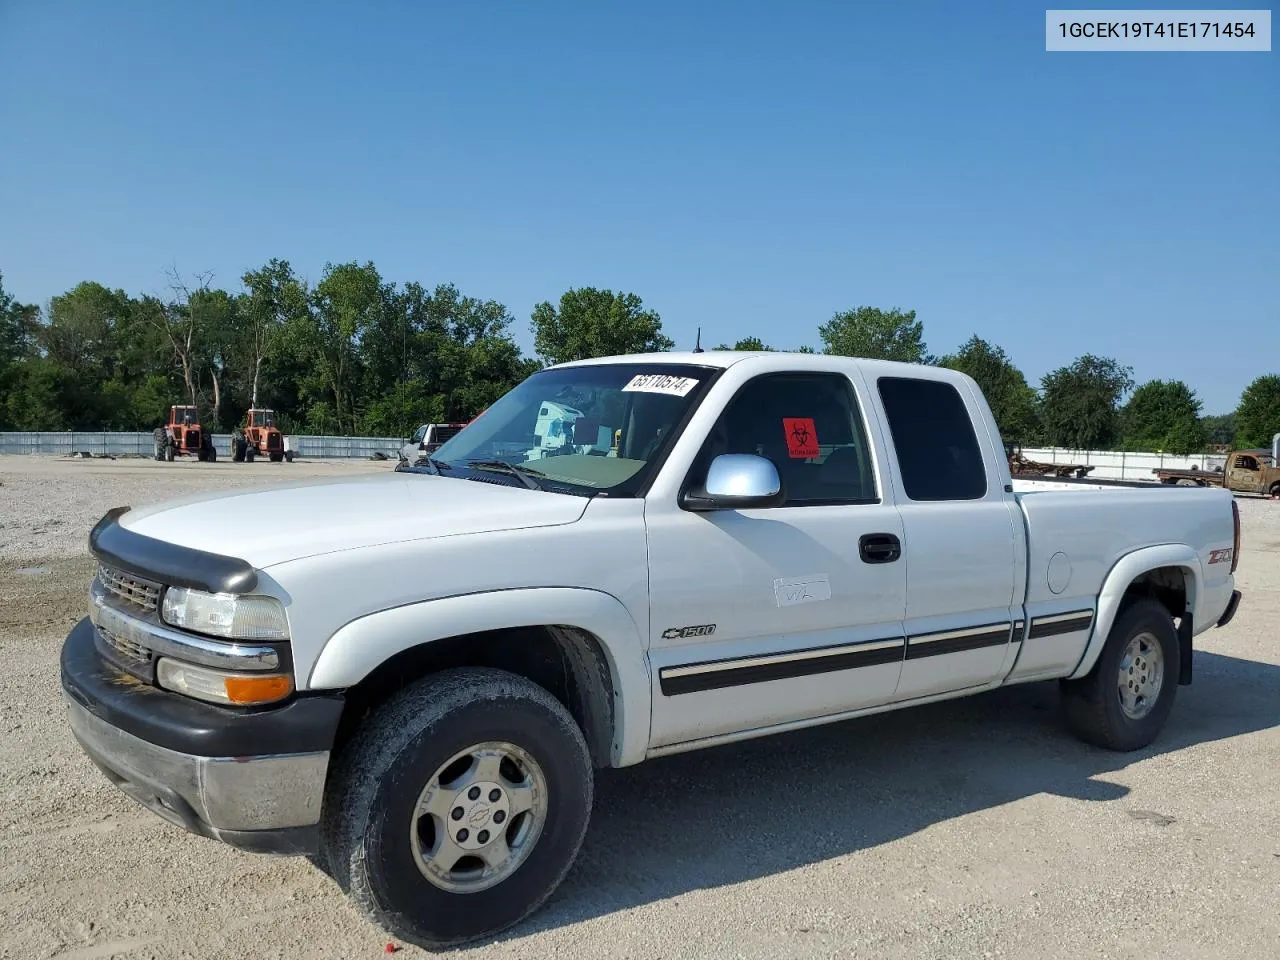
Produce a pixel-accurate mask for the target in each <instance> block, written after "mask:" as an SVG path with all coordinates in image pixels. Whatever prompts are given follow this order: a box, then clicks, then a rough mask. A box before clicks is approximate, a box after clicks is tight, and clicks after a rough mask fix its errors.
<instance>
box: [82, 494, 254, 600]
mask: <svg viewBox="0 0 1280 960" xmlns="http://www.w3.org/2000/svg"><path fill="white" fill-rule="evenodd" d="M128 511H129V508H128V507H113V508H112V509H110V510H108V511H107V513H106V515H105V516H103V518H102V519H101V520H99V521H98V522H97V523H96V524H95V525H94V528H93V530H92V531H91V532H90V533H89V552H90V553H92V554H93V556H94V557H96V558H97V559H99V560H101V561H103V562H104V563H107V564H110V565H111V566H113V567H118V568H120V569H121V570H126V571H128V572H129V573H133V574H136V575H137V576H140V577H145V578H147V579H149V580H155V581H156V582H158V583H165V584H171V585H173V586H178V587H190V588H191V589H194V590H206V591H208V592H209V593H249V592H251V591H252V590H253V589H254V587H256V586H257V585H258V575H257V573H255V572H254V569H253V567H252V566H251V565H250V564H249V563H248V562H247V561H244V560H241V559H239V558H237V557H227V556H223V555H221V554H217V553H209V552H207V551H204V550H197V549H195V548H194V547H184V546H181V545H179V544H176V543H169V542H167V541H165V540H157V539H155V538H154V537H145V536H143V535H142V534H140V533H134V532H133V531H132V530H128V529H126V528H125V527H123V526H121V525H120V517H121V516H122V515H123V514H125V513H127V512H128Z"/></svg>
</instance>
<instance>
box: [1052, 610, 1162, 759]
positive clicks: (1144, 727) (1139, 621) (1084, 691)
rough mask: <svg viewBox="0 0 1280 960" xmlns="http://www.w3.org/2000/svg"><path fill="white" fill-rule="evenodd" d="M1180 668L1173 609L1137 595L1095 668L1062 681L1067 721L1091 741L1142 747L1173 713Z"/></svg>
mask: <svg viewBox="0 0 1280 960" xmlns="http://www.w3.org/2000/svg"><path fill="white" fill-rule="evenodd" d="M1179 672H1180V653H1179V648H1178V634H1177V631H1176V630H1175V629H1174V626H1173V618H1172V617H1170V616H1169V611H1168V610H1166V609H1165V608H1164V606H1163V605H1162V604H1160V603H1157V602H1156V601H1155V600H1136V601H1134V602H1133V603H1131V604H1129V605H1128V606H1126V607H1124V608H1122V609H1121V611H1120V614H1119V616H1117V617H1116V622H1115V624H1114V625H1113V626H1112V627H1111V632H1110V634H1108V635H1107V643H1106V646H1104V647H1103V648H1102V655H1101V656H1100V657H1099V658H1098V662H1097V663H1096V664H1095V665H1094V668H1093V670H1091V671H1090V672H1089V674H1088V675H1087V676H1084V677H1082V678H1080V679H1079V680H1064V681H1063V682H1062V694H1063V706H1064V707H1065V709H1066V715H1067V722H1068V724H1069V725H1070V726H1071V728H1072V729H1073V730H1074V731H1075V734H1076V736H1078V737H1080V739H1082V740H1084V741H1086V742H1088V743H1092V744H1096V745H1097V746H1100V747H1107V748H1109V749H1111V750H1139V749H1141V748H1142V747H1145V746H1147V745H1148V744H1149V743H1151V741H1152V740H1154V739H1155V738H1156V735H1157V734H1158V733H1159V732H1160V729H1161V728H1162V727H1163V726H1164V724H1165V721H1166V720H1167V719H1168V718H1169V711H1170V710H1172V709H1173V698H1174V694H1175V693H1176V691H1177V687H1178V675H1179Z"/></svg>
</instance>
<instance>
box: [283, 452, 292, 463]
mask: <svg viewBox="0 0 1280 960" xmlns="http://www.w3.org/2000/svg"><path fill="white" fill-rule="evenodd" d="M284 459H285V463H293V451H292V450H286V451H285V452H284Z"/></svg>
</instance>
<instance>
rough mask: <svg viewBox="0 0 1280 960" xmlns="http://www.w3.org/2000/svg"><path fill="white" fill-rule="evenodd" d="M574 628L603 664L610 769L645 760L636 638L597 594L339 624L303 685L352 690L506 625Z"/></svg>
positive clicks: (451, 603)
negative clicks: (400, 658) (415, 656)
mask: <svg viewBox="0 0 1280 960" xmlns="http://www.w3.org/2000/svg"><path fill="white" fill-rule="evenodd" d="M535 626H563V627H576V628H578V629H579V630H584V631H586V632H587V633H590V634H591V635H593V636H594V637H595V638H596V639H597V640H598V641H599V642H600V646H601V648H602V650H603V652H604V655H605V659H606V660H607V661H608V664H609V674H610V679H611V680H612V683H613V699H614V729H613V744H612V747H611V758H610V759H611V761H612V763H613V765H614V766H616V767H623V766H628V765H630V764H633V763H638V762H640V761H641V760H643V759H644V756H645V751H646V750H647V749H648V747H649V719H650V710H651V703H650V690H651V686H650V682H649V666H648V660H647V659H646V657H645V655H644V649H643V646H642V644H641V633H640V630H639V629H638V628H637V626H636V623H635V620H633V619H632V617H631V614H630V613H629V612H628V611H627V608H626V607H625V606H623V605H622V603H621V602H620V601H619V600H618V599H617V598H615V597H613V596H610V595H609V594H606V593H601V592H600V591H597V590H585V589H580V588H574V587H539V588H529V589H521V590H498V591H492V592H487V593H473V594H465V595H463V596H458V597H446V598H444V599H441V600H427V601H423V602H422V603H411V604H407V605H405V606H402V607H393V608H392V609H390V610H382V611H379V612H378V613H372V614H369V615H368V616H364V617H360V618H359V619H357V620H353V621H351V622H350V623H348V624H346V625H345V626H343V627H341V628H340V629H339V630H338V631H337V632H336V633H334V634H333V636H332V637H330V638H329V640H328V642H326V643H325V645H324V647H323V648H322V649H321V651H320V655H319V656H318V657H317V658H316V662H315V665H314V666H313V667H312V668H311V674H310V676H308V678H307V683H306V685H307V688H308V689H312V690H336V689H343V688H346V687H351V686H354V685H355V684H357V683H359V682H360V681H361V680H363V679H364V678H365V677H366V676H368V675H369V674H370V673H371V672H373V670H374V669H375V668H376V667H378V665H379V664H381V663H383V662H384V661H385V660H387V659H388V658H390V657H392V656H394V655H395V654H397V653H400V652H402V651H404V650H407V649H409V648H410V647H415V646H418V645H419V644H424V643H431V642H432V641H435V640H442V639H445V638H447V637H457V636H462V635H464V634H470V633H480V632H483V631H486V630H504V629H509V628H512V627H535Z"/></svg>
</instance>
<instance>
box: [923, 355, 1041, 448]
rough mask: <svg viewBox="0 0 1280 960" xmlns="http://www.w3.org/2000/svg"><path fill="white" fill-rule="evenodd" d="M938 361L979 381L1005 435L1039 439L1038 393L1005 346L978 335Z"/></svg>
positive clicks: (1019, 439) (1012, 437)
mask: <svg viewBox="0 0 1280 960" xmlns="http://www.w3.org/2000/svg"><path fill="white" fill-rule="evenodd" d="M938 362H939V364H940V365H941V366H944V367H946V368H948V369H949V370H958V371H960V372H961V373H965V374H968V375H969V376H971V377H973V379H974V380H975V381H977V384H978V386H979V387H980V388H981V389H982V393H983V396H985V397H986V398H987V403H988V404H990V406H991V413H992V415H993V416H994V417H995V418H996V424H997V425H998V426H999V427H1000V435H1001V436H1002V437H1003V438H1005V439H1006V440H1017V441H1019V442H1021V443H1032V442H1035V440H1036V439H1037V436H1038V433H1039V417H1038V415H1037V410H1036V405H1037V397H1036V392H1035V390H1034V389H1032V387H1031V386H1030V385H1029V384H1028V383H1027V378H1026V377H1025V376H1023V373H1022V371H1021V370H1019V369H1018V368H1017V367H1015V366H1014V365H1013V361H1012V360H1010V359H1009V355H1008V354H1006V353H1005V352H1004V350H1003V349H1002V348H1000V347H998V346H996V345H994V344H991V343H988V342H987V341H985V340H983V339H982V338H981V337H979V336H978V335H977V334H974V335H973V336H972V337H970V338H969V339H968V340H967V341H965V343H964V344H963V345H962V346H961V347H960V349H958V350H957V351H956V352H955V353H951V354H947V355H946V356H945V357H943V358H942V359H941V360H939V361H938Z"/></svg>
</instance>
